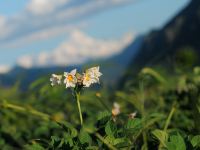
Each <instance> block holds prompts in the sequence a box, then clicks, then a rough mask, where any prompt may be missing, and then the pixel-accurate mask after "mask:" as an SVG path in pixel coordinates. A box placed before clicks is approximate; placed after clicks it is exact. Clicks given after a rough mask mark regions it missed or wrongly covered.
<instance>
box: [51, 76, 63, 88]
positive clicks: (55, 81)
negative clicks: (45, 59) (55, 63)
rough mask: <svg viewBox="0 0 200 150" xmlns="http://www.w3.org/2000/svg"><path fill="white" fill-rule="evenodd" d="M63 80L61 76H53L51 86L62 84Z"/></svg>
mask: <svg viewBox="0 0 200 150" xmlns="http://www.w3.org/2000/svg"><path fill="white" fill-rule="evenodd" d="M61 79H62V76H61V75H56V74H52V75H51V78H50V81H51V86H54V85H58V84H61Z"/></svg>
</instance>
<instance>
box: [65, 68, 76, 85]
mask: <svg viewBox="0 0 200 150" xmlns="http://www.w3.org/2000/svg"><path fill="white" fill-rule="evenodd" d="M75 75H76V69H74V70H72V71H71V72H70V73H69V72H64V76H65V80H64V84H66V88H68V87H75V86H76V83H77V78H76V76H75Z"/></svg>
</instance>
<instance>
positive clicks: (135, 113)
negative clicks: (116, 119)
mask: <svg viewBox="0 0 200 150" xmlns="http://www.w3.org/2000/svg"><path fill="white" fill-rule="evenodd" d="M136 115H137V112H133V113H131V114H129V115H128V117H129V118H130V119H134V118H135V116H136Z"/></svg>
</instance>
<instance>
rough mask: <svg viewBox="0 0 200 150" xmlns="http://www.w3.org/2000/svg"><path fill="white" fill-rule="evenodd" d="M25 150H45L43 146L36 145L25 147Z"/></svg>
mask: <svg viewBox="0 0 200 150" xmlns="http://www.w3.org/2000/svg"><path fill="white" fill-rule="evenodd" d="M24 149H25V150H45V148H43V147H42V146H41V145H39V144H37V143H35V144H32V145H25V147H24Z"/></svg>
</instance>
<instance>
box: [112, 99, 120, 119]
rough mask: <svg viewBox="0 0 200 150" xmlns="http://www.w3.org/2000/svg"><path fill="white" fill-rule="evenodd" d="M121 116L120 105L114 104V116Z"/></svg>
mask: <svg viewBox="0 0 200 150" xmlns="http://www.w3.org/2000/svg"><path fill="white" fill-rule="evenodd" d="M119 114H120V105H119V104H118V103H116V102H114V104H113V108H112V115H113V116H117V115H119Z"/></svg>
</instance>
